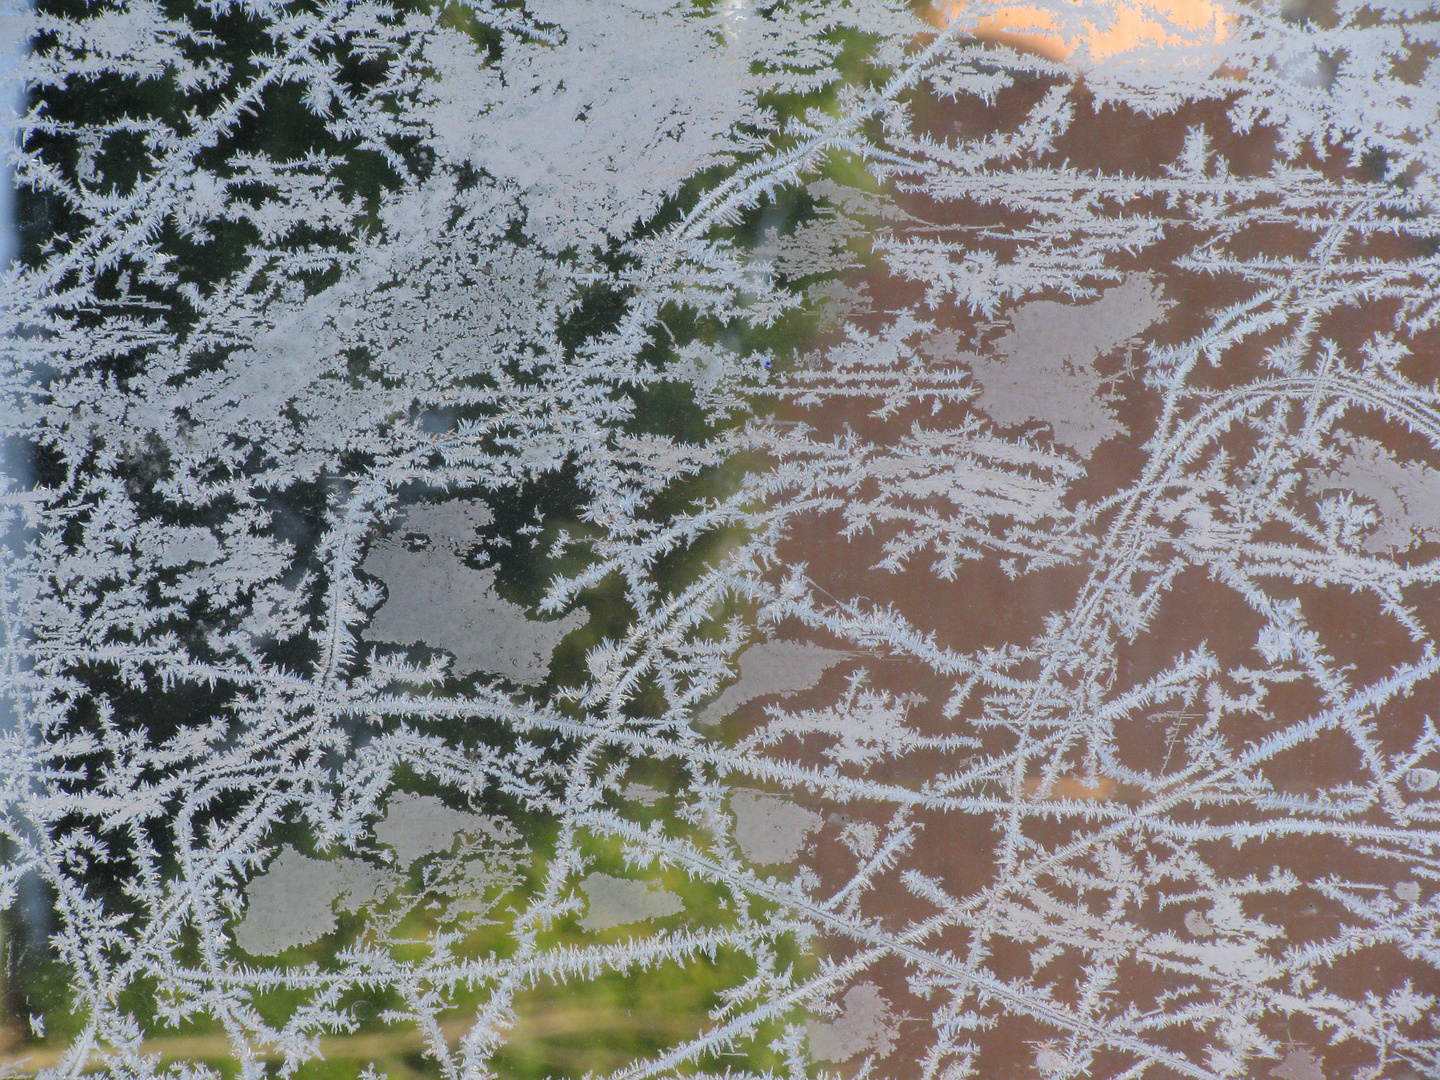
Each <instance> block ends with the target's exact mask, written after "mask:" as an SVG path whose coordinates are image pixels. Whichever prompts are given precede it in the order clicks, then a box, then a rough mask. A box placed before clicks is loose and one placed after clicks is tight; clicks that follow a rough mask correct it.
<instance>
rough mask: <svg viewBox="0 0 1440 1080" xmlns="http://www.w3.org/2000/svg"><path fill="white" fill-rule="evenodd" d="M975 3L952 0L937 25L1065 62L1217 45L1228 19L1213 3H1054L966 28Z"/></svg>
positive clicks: (1003, 9)
mask: <svg viewBox="0 0 1440 1080" xmlns="http://www.w3.org/2000/svg"><path fill="white" fill-rule="evenodd" d="M978 6H979V5H977V4H974V3H972V2H970V0H954V2H952V3H950V4H949V5H948V7H946V8H945V9H944V10H937V11H936V12H935V16H934V18H935V22H936V24H937V25H942V26H943V25H947V24H949V23H950V22H951V21H952V20H956V19H958V20H959V21H960V29H961V30H963V31H964V32H965V33H967V34H971V35H973V36H974V37H977V38H980V39H981V40H983V41H994V42H997V43H999V44H1002V45H1010V46H1013V47H1015V48H1018V49H1026V50H1028V51H1030V52H1037V53H1040V54H1041V55H1042V56H1046V57H1049V58H1050V59H1052V60H1069V59H1070V58H1071V57H1073V56H1075V54H1076V53H1083V54H1084V55H1085V56H1086V57H1087V58H1088V59H1089V60H1091V61H1097V60H1106V59H1108V58H1110V57H1114V56H1119V55H1121V54H1123V53H1129V52H1134V51H1136V50H1139V49H1159V48H1165V47H1169V46H1181V47H1198V46H1204V45H1218V44H1220V43H1221V42H1222V41H1224V40H1225V36H1226V34H1227V33H1228V32H1229V23H1230V18H1229V16H1228V15H1227V14H1226V12H1225V9H1224V8H1223V7H1221V6H1220V4H1219V3H1216V2H1215V0H1108V2H1107V0H1100V2H1096V0H1088V2H1077V0H1055V2H1052V3H1050V4H1048V5H1046V6H1038V5H1035V4H1005V5H1002V6H999V7H988V9H987V10H986V12H985V13H984V14H977V15H975V16H973V18H971V19H970V21H969V22H968V24H967V21H966V19H967V16H966V12H967V9H973V8H975V7H978Z"/></svg>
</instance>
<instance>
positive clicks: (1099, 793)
mask: <svg viewBox="0 0 1440 1080" xmlns="http://www.w3.org/2000/svg"><path fill="white" fill-rule="evenodd" d="M1025 794H1026V795H1029V796H1030V797H1031V798H1034V797H1035V796H1037V795H1038V796H1040V797H1041V798H1045V799H1108V798H1111V797H1112V796H1113V795H1114V794H1115V781H1113V780H1111V779H1110V778H1109V777H1105V776H1098V777H1095V778H1094V784H1093V786H1092V785H1091V784H1090V783H1088V782H1086V781H1085V780H1083V779H1081V778H1080V777H1078V776H1062V777H1059V778H1057V779H1055V780H1052V781H1051V782H1050V783H1048V784H1045V783H1044V782H1043V781H1041V780H1040V778H1039V777H1029V778H1027V779H1026V781H1025Z"/></svg>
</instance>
